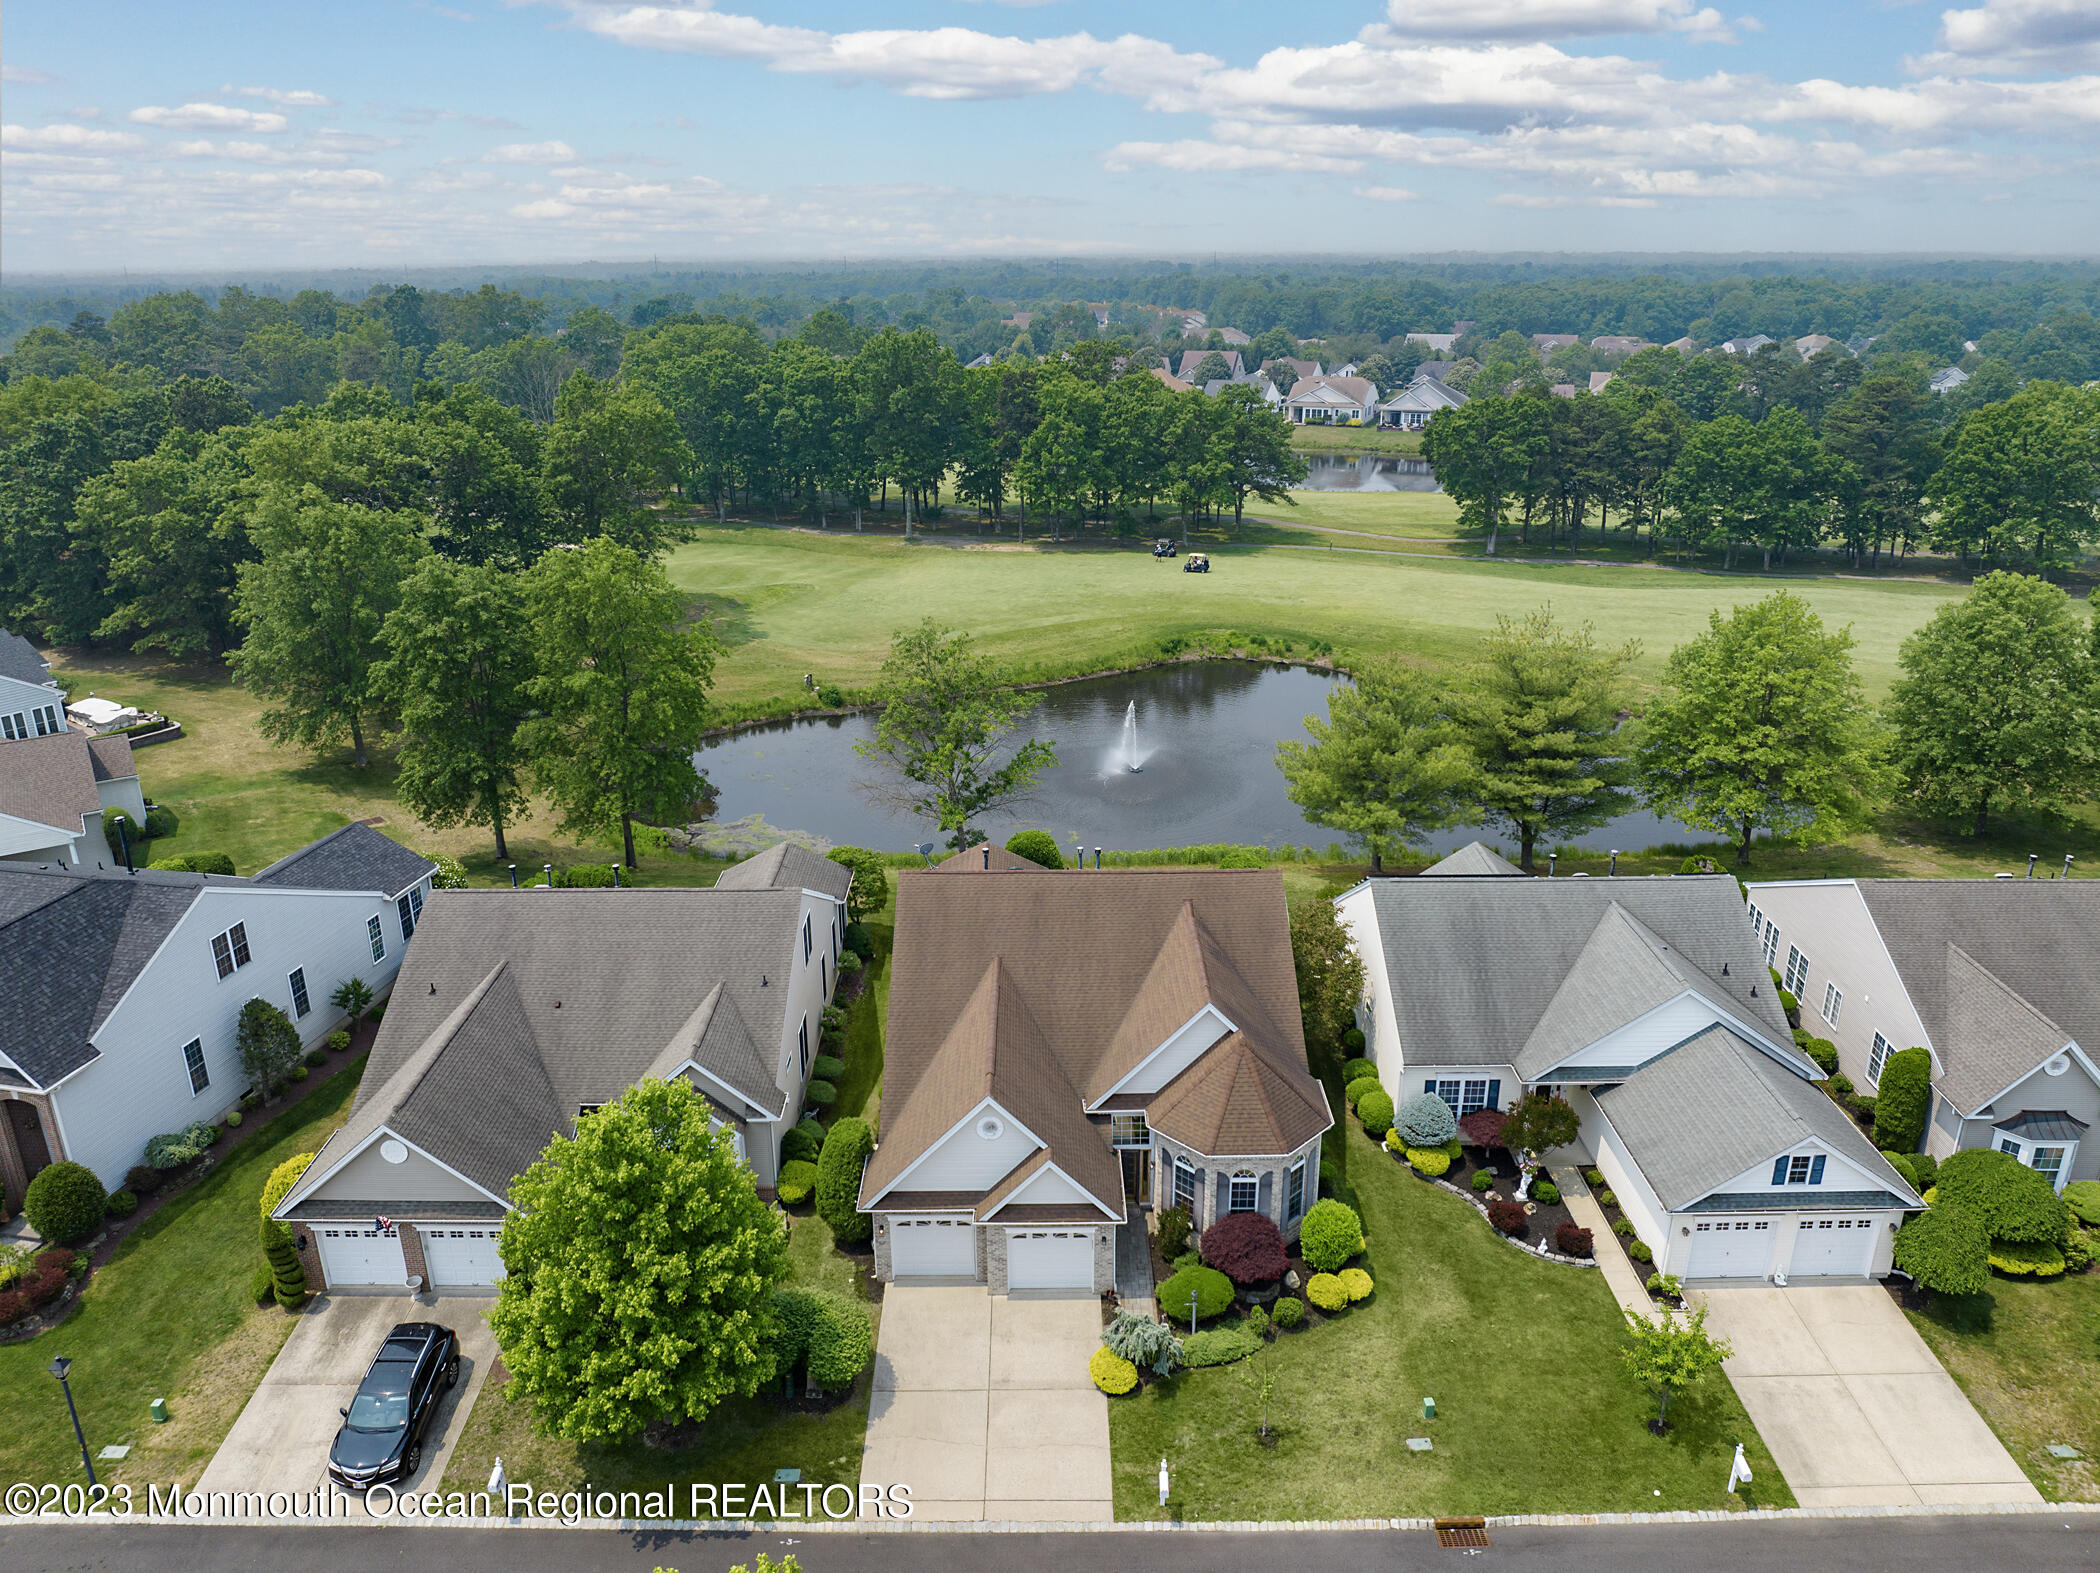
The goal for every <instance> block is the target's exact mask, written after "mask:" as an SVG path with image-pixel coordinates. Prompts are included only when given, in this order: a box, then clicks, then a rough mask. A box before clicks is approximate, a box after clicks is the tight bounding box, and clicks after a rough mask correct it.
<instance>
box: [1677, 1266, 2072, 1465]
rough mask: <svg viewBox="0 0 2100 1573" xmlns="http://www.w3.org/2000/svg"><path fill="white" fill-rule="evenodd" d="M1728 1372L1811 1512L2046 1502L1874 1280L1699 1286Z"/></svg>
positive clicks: (1698, 1295)
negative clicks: (1821, 1285) (1725, 1348)
mask: <svg viewBox="0 0 2100 1573" xmlns="http://www.w3.org/2000/svg"><path fill="white" fill-rule="evenodd" d="M1692 1298H1693V1300H1694V1301H1695V1302H1696V1303H1700V1304H1704V1305H1705V1306H1706V1307H1707V1317H1706V1325H1707V1327H1708V1328H1709V1330H1711V1331H1712V1332H1713V1334H1714V1335H1715V1336H1716V1337H1718V1338H1725V1339H1727V1340H1728V1341H1729V1342H1730V1343H1731V1344H1733V1345H1734V1346H1735V1355H1734V1357H1733V1358H1732V1359H1730V1360H1729V1361H1728V1362H1727V1363H1726V1364H1725V1365H1723V1367H1722V1369H1723V1370H1724V1371H1726V1372H1727V1373H1728V1379H1729V1380H1730V1381H1731V1382H1733V1383H1734V1384H1735V1390H1736V1392H1737V1393H1739V1394H1740V1395H1741V1396H1742V1400H1743V1407H1744V1408H1745V1409H1747V1410H1748V1411H1749V1412H1750V1418H1751V1420H1752V1421H1754V1422H1755V1423H1756V1425H1757V1429H1758V1433H1759V1434H1760V1435H1761V1436H1763V1437H1764V1439H1765V1446H1767V1447H1769V1448H1770V1449H1771V1450H1772V1457H1773V1458H1774V1459H1775V1460H1776V1461H1777V1462H1778V1464H1779V1468H1780V1471H1781V1472H1782V1473H1783V1474H1784V1475H1785V1476H1786V1480H1787V1484H1788V1485H1790V1486H1792V1487H1793V1488H1794V1496H1795V1497H1796V1498H1797V1499H1798V1500H1799V1501H1800V1503H1801V1505H1802V1506H1803V1507H1870V1506H1885V1505H1899V1506H1906V1507H1908V1506H1916V1505H1918V1504H1921V1503H1923V1504H1939V1503H1973V1502H2039V1501H2041V1500H2042V1496H2041V1493H2040V1492H2038V1491H2036V1490H2035V1488H2034V1486H2033V1484H2032V1483H2031V1482H2030V1481H2029V1480H2028V1479H2027V1477H2026V1475H2024V1474H2022V1473H2021V1472H2020V1466H2019V1465H2018V1464H2016V1463H2014V1462H2013V1459H2012V1455H2011V1454H2010V1453H2008V1452H2006V1450H2005V1446H2004V1444H2003V1443H2001V1442H2000V1441H1999V1440H1998V1438H1997V1436H1996V1435H1995V1434H1994V1433H1993V1432H1992V1430H1991V1428H1990V1427H1989V1426H1988V1425H1986V1424H1985V1423H1984V1419H1983V1416H1981V1415H1979V1414H1978V1413H1977V1412H1976V1410H1975V1409H1974V1407H1973V1406H1971V1404H1970V1403H1969V1400H1968V1399H1967V1397H1965V1396H1964V1395H1963V1393H1962V1390H1961V1389H1960V1388H1959V1387H1957V1386H1955V1384H1954V1378H1953V1377H1951V1376H1949V1375H1948V1374H1947V1373H1946V1370H1945V1369H1944V1368H1943V1367H1942V1366H1941V1365H1940V1363H1939V1361H1937V1360H1936V1359H1934V1358H1933V1355H1932V1351H1931V1350H1930V1349H1928V1348H1926V1347H1925V1341H1924V1340H1923V1339H1921V1338H1920V1337H1919V1336H1918V1335H1917V1332H1916V1330H1915V1329H1914V1328H1912V1326H1911V1325H1910V1322H1909V1320H1908V1319H1907V1318H1906V1317H1905V1316H1904V1314H1903V1312H1902V1311H1901V1310H1900V1309H1899V1308H1898V1307H1897V1305H1896V1302H1895V1301H1894V1300H1893V1299H1891V1298H1890V1296H1889V1294H1888V1291H1887V1290H1885V1289H1882V1288H1880V1287H1879V1286H1877V1285H1868V1286H1864V1287H1845V1288H1829V1289H1814V1288H1802V1287H1796V1288H1791V1289H1773V1288H1767V1287H1762V1286H1760V1287H1755V1288H1752V1287H1748V1286H1745V1287H1742V1288H1719V1287H1715V1288H1709V1289H1700V1290H1693V1291H1692Z"/></svg>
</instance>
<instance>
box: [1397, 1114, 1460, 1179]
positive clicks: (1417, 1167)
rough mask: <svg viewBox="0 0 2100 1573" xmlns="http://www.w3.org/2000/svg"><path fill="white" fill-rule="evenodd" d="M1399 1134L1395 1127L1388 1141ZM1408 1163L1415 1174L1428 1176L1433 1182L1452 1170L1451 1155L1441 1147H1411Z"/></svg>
mask: <svg viewBox="0 0 2100 1573" xmlns="http://www.w3.org/2000/svg"><path fill="white" fill-rule="evenodd" d="M1399 1134H1400V1132H1399V1129H1398V1127H1395V1128H1394V1129H1393V1130H1392V1132H1390V1133H1389V1135H1388V1137H1387V1139H1388V1140H1391V1138H1392V1137H1393V1136H1398V1135H1399ZM1407 1161H1408V1163H1409V1164H1410V1165H1411V1166H1412V1167H1413V1169H1414V1171H1415V1173H1417V1174H1421V1175H1426V1176H1427V1177H1428V1178H1430V1179H1432V1180H1435V1179H1440V1178H1442V1177H1443V1176H1444V1175H1445V1174H1448V1173H1449V1172H1450V1170H1451V1154H1449V1153H1448V1152H1446V1151H1444V1149H1443V1148H1441V1147H1410V1148H1408V1149H1407Z"/></svg>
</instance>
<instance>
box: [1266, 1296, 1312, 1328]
mask: <svg viewBox="0 0 2100 1573" xmlns="http://www.w3.org/2000/svg"><path fill="white" fill-rule="evenodd" d="M1269 1320H1270V1321H1272V1322H1274V1323H1275V1324H1276V1325H1277V1326H1278V1327H1280V1328H1282V1329H1283V1330H1284V1331H1285V1332H1289V1331H1290V1330H1291V1329H1292V1328H1294V1327H1296V1326H1298V1325H1299V1324H1300V1323H1301V1322H1303V1321H1304V1320H1305V1302H1304V1301H1302V1300H1300V1299H1297V1298H1296V1297H1295V1296H1292V1295H1285V1296H1283V1297H1282V1298H1281V1299H1279V1300H1278V1301H1277V1302H1276V1304H1275V1305H1274V1306H1272V1307H1271V1308H1270V1311H1269Z"/></svg>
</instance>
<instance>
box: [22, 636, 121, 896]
mask: <svg viewBox="0 0 2100 1573" xmlns="http://www.w3.org/2000/svg"><path fill="white" fill-rule="evenodd" d="M67 710H68V707H67V704H66V693H65V690H64V689H62V688H61V687H59V685H58V684H57V682H56V681H54V680H53V678H52V676H51V664H50V663H49V662H48V661H46V660H45V659H44V658H43V657H42V656H41V655H39V654H38V653H37V650H36V647H35V646H34V645H32V644H31V643H30V642H29V641H28V640H27V639H24V638H23V637H22V636H21V635H20V634H16V633H9V632H7V631H6V630H4V629H0V859H19V860H21V861H24V862H31V863H50V862H59V863H65V864H71V865H79V864H83V863H88V864H92V863H94V862H95V861H97V860H98V859H101V858H105V857H108V855H109V854H108V852H107V849H106V846H105V843H104V841H103V838H102V811H103V810H104V809H106V808H120V809H122V810H123V811H124V812H125V813H127V814H129V815H130V816H131V818H132V821H133V823H135V824H136V823H140V822H142V821H143V820H144V819H145V817H146V799H145V794H144V793H143V792H142V791H141V790H140V787H139V773H138V768H137V767H136V766H135V765H133V764H132V762H131V742H130V739H128V738H126V737H124V736H122V735H121V734H118V733H114V732H112V733H110V734H108V735H106V736H91V735H90V734H89V730H88V729H87V727H85V726H84V725H75V724H73V723H72V721H71V720H69V718H68V713H67Z"/></svg>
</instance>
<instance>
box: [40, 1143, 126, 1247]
mask: <svg viewBox="0 0 2100 1573" xmlns="http://www.w3.org/2000/svg"><path fill="white" fill-rule="evenodd" d="M108 1208H109V1193H108V1192H107V1191H105V1190H103V1189H102V1182H101V1181H100V1180H98V1179H96V1178H95V1171H94V1170H92V1169H90V1168H88V1167H87V1165H85V1164H81V1163H72V1162H70V1161H68V1162H62V1163H53V1164H47V1165H45V1166H44V1167H43V1168H41V1169H39V1170H37V1172H36V1175H35V1177H34V1178H33V1179H31V1180H30V1182H29V1189H28V1191H27V1192H25V1193H24V1195H23V1197H22V1214H23V1216H24V1217H26V1218H27V1219H28V1220H29V1223H30V1227H31V1228H33V1229H35V1230H36V1232H37V1233H38V1234H40V1235H42V1236H43V1237H44V1238H45V1239H47V1240H57V1241H59V1242H60V1243H61V1244H65V1243H69V1242H71V1241H74V1240H81V1239H85V1238H86V1237H87V1236H88V1235H91V1234H93V1233H94V1232H95V1229H96V1227H97V1226H98V1225H99V1224H100V1223H101V1222H102V1218H103V1214H104V1213H105V1212H106V1211H107V1210H108Z"/></svg>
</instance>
